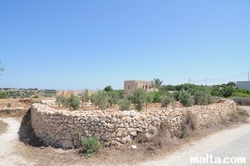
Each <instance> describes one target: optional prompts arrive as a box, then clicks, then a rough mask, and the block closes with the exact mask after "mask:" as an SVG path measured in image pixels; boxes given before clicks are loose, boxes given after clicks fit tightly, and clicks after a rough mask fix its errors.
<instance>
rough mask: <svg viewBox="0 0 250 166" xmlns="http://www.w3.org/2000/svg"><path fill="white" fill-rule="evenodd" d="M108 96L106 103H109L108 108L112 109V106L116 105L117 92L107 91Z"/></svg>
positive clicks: (117, 99)
mask: <svg viewBox="0 0 250 166" xmlns="http://www.w3.org/2000/svg"><path fill="white" fill-rule="evenodd" d="M108 96H109V99H108V103H109V105H110V107H112V106H114V105H116V104H117V103H118V101H119V96H118V93H117V92H115V91H109V92H108Z"/></svg>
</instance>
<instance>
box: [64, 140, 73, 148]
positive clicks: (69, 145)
mask: <svg viewBox="0 0 250 166" xmlns="http://www.w3.org/2000/svg"><path fill="white" fill-rule="evenodd" d="M62 147H63V148H65V149H68V148H74V145H73V143H72V141H70V140H64V141H63V143H62Z"/></svg>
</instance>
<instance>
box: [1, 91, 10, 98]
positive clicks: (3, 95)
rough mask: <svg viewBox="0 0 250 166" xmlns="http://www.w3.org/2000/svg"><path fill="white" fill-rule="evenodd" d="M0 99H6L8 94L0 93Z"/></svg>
mask: <svg viewBox="0 0 250 166" xmlns="http://www.w3.org/2000/svg"><path fill="white" fill-rule="evenodd" d="M0 99H8V94H7V93H6V92H0Z"/></svg>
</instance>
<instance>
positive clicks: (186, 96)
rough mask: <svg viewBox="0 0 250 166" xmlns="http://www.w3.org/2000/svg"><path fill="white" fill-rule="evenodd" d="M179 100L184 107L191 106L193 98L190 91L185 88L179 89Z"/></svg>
mask: <svg viewBox="0 0 250 166" xmlns="http://www.w3.org/2000/svg"><path fill="white" fill-rule="evenodd" d="M179 99H180V102H181V104H182V105H183V106H185V107H191V106H192V105H193V99H192V96H191V94H190V93H188V92H187V91H185V90H181V91H180V94H179Z"/></svg>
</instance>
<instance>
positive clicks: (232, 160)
mask: <svg viewBox="0 0 250 166" xmlns="http://www.w3.org/2000/svg"><path fill="white" fill-rule="evenodd" d="M245 163H246V157H224V158H222V157H214V156H213V155H212V154H206V155H205V156H203V157H190V164H245Z"/></svg>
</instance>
